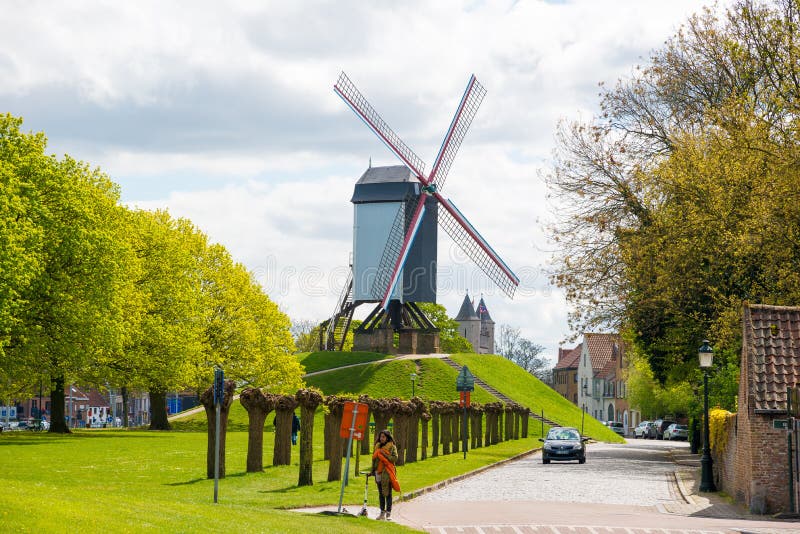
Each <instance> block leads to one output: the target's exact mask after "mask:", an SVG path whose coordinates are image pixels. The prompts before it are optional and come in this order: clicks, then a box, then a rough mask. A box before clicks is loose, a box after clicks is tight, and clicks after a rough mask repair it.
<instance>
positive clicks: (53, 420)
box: [48, 375, 72, 434]
mask: <svg viewBox="0 0 800 534" xmlns="http://www.w3.org/2000/svg"><path fill="white" fill-rule="evenodd" d="M64 404H65V402H64V375H59V376H57V377H55V378H53V379H52V389H51V390H50V430H48V432H54V433H57V434H70V433H71V431H70V429H69V425H67V422H66V421H65V419H64V412H65V411H66V410H65V406H64ZM70 415H72V414H70Z"/></svg>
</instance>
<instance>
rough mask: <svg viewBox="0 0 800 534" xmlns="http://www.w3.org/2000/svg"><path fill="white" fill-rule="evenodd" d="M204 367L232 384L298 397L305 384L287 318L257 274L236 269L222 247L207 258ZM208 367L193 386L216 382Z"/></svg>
mask: <svg viewBox="0 0 800 534" xmlns="http://www.w3.org/2000/svg"><path fill="white" fill-rule="evenodd" d="M201 264H202V271H203V284H202V287H203V303H204V307H205V308H206V309H207V310H208V313H207V314H206V316H205V319H206V323H205V332H204V351H205V354H206V358H205V361H206V362H210V363H212V364H214V365H218V366H220V367H221V368H222V369H223V370H224V371H225V375H226V377H227V378H230V379H232V380H236V381H237V382H240V383H246V384H248V385H251V386H253V387H263V388H266V389H268V390H270V391H274V392H284V393H288V392H291V391H295V390H296V389H297V388H298V387H300V385H301V384H302V379H301V377H302V372H301V367H300V365H299V364H298V363H297V360H296V358H294V356H293V353H294V350H295V346H294V342H293V340H292V335H291V332H290V326H291V325H290V321H289V318H288V316H286V314H284V313H283V312H281V311H280V309H278V306H277V305H276V304H275V303H274V302H272V301H271V300H270V299H269V297H268V296H267V295H266V294H265V293H264V292H263V290H262V288H261V286H260V285H259V284H258V283H257V282H256V281H255V280H254V278H253V276H252V274H251V273H250V272H249V271H247V269H245V267H244V266H243V265H241V264H239V263H234V262H233V260H232V259H231V257H230V255H229V254H228V252H227V251H226V250H225V249H224V248H223V247H222V246H220V245H212V246H210V247H208V248H207V249H206V251H205V253H204V255H203V258H202V261H201ZM212 374H213V372H212V370H211V368H210V367H209V365H206V366H205V367H202V368H201V367H198V369H197V373H196V375H195V376H194V382H193V383H194V385H195V387H198V388H204V387H206V386H207V385H208V384H209V383H210V381H211V379H212Z"/></svg>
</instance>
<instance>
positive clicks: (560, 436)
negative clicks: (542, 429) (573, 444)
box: [547, 428, 581, 440]
mask: <svg viewBox="0 0 800 534" xmlns="http://www.w3.org/2000/svg"><path fill="white" fill-rule="evenodd" d="M547 439H557V440H579V439H581V436H580V434H578V431H577V430H571V429H566V428H559V429H557V430H551V431H550V433H549V434H547Z"/></svg>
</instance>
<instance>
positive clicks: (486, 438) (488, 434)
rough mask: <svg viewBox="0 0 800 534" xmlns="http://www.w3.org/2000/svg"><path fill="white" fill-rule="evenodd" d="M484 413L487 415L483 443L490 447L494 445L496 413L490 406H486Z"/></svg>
mask: <svg viewBox="0 0 800 534" xmlns="http://www.w3.org/2000/svg"><path fill="white" fill-rule="evenodd" d="M483 412H484V413H485V414H486V433H485V435H484V438H483V443H484V444H485V445H486V446H487V447H488V446H489V445H491V444H492V421H494V411H493V410H492V407H491V406H490V405H489V404H486V405H485V406H484V408H483Z"/></svg>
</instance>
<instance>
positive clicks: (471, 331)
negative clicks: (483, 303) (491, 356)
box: [456, 294, 481, 353]
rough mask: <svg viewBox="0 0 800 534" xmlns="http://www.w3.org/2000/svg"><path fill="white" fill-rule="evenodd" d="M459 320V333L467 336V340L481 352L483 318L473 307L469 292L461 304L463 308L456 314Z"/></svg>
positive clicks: (474, 348)
mask: <svg viewBox="0 0 800 534" xmlns="http://www.w3.org/2000/svg"><path fill="white" fill-rule="evenodd" d="M456 321H457V322H458V333H459V334H461V335H462V336H464V337H465V338H467V341H469V342H470V344H471V345H472V349H473V350H474V351H475V352H478V353H480V352H481V350H480V348H481V318H480V317H478V314H477V313H475V310H474V309H472V302H471V301H470V300H469V294H466V295H465V296H464V302H463V303H462V304H461V309H460V310H458V315H456Z"/></svg>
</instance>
